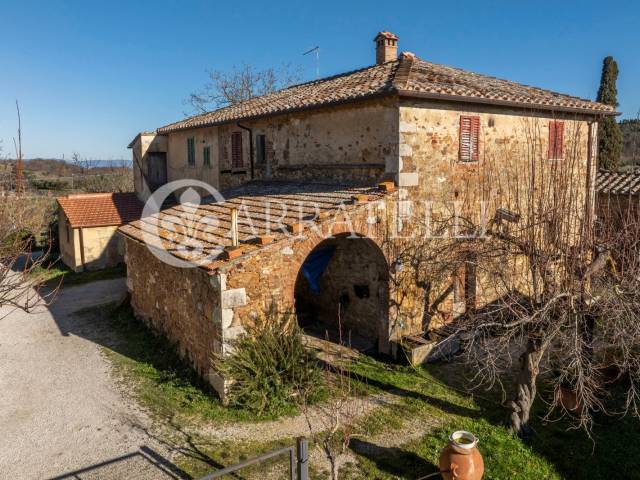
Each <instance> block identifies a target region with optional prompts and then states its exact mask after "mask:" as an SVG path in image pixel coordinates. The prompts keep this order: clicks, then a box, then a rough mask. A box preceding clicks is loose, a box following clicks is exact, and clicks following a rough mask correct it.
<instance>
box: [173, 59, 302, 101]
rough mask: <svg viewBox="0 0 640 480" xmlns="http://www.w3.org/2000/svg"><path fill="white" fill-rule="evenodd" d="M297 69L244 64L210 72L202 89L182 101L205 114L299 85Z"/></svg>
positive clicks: (299, 76) (287, 66) (287, 65)
mask: <svg viewBox="0 0 640 480" xmlns="http://www.w3.org/2000/svg"><path fill="white" fill-rule="evenodd" d="M301 77H302V75H301V73H300V70H299V69H295V68H292V66H291V65H289V64H284V65H282V66H281V67H279V68H267V69H264V70H257V69H255V68H254V67H252V66H250V65H247V64H243V65H241V66H240V67H233V68H232V69H231V70H230V71H228V72H227V71H221V70H212V71H210V72H209V79H208V81H207V83H206V84H205V85H204V87H203V88H202V90H200V91H198V92H195V93H192V94H191V95H189V97H188V98H187V99H186V100H185V103H186V104H187V105H189V106H190V107H191V108H192V110H193V112H195V113H204V112H207V111H210V110H214V109H216V108H220V107H226V106H228V105H235V104H237V103H240V102H243V101H245V100H249V99H251V98H254V97H259V96H261V95H266V94H268V93H272V92H275V91H276V90H280V89H282V88H286V87H289V86H291V85H293V84H295V83H298V82H300V79H301Z"/></svg>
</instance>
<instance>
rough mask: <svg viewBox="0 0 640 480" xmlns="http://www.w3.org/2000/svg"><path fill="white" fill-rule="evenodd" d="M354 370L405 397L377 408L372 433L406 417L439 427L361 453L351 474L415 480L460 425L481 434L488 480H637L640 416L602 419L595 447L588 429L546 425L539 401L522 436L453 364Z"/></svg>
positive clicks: (432, 467) (394, 427)
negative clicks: (465, 383)
mask: <svg viewBox="0 0 640 480" xmlns="http://www.w3.org/2000/svg"><path fill="white" fill-rule="evenodd" d="M354 370H355V371H357V372H358V373H359V374H360V375H361V377H362V379H363V381H366V382H367V383H368V385H369V386H370V387H373V388H375V389H380V390H392V391H396V392H398V393H399V394H401V395H403V396H404V398H403V401H402V405H401V407H399V408H398V407H394V408H389V409H387V411H386V412H384V413H383V414H381V413H380V412H376V414H375V415H372V418H369V419H367V423H368V424H369V425H370V427H371V430H370V431H371V433H380V432H389V431H390V430H391V431H396V432H401V431H402V428H403V427H402V426H400V427H399V426H398V425H399V424H402V422H403V421H404V422H405V424H406V419H411V420H410V421H411V422H420V421H428V420H429V419H435V420H436V422H435V423H436V426H435V428H434V429H433V430H432V431H430V432H429V433H428V434H426V435H424V436H423V437H422V438H420V439H418V440H414V441H410V442H408V443H406V444H404V445H402V446H401V447H400V448H389V449H383V450H382V451H379V452H377V455H376V456H375V457H373V458H368V457H367V456H366V455H362V454H359V468H358V472H356V473H355V474H354V475H353V478H376V479H378V478H379V479H394V478H407V479H411V478H418V477H419V476H420V475H418V473H420V474H421V475H426V474H428V473H430V472H435V471H437V467H436V465H437V464H438V458H439V455H440V452H441V450H442V448H443V446H444V445H446V443H447V437H448V435H449V434H450V433H451V432H453V431H455V430H468V431H471V432H473V433H474V434H475V435H477V436H478V437H479V438H480V444H479V448H480V451H481V452H482V454H483V457H484V461H485V476H484V477H483V478H485V479H494V480H502V479H505V480H506V479H514V478H517V479H532V480H533V479H577V478H580V479H586V480H596V479H606V478H608V477H609V476H611V474H612V473H613V472H615V473H616V474H618V475H620V474H623V475H622V476H620V477H618V478H629V479H631V478H640V474H639V473H638V472H640V445H638V444H637V442H636V439H637V435H638V432H640V421H638V420H637V419H632V418H626V419H620V418H616V417H606V416H602V415H601V416H597V417H596V423H597V424H596V427H595V428H594V432H593V434H594V440H595V444H594V443H592V441H591V440H590V439H589V438H588V437H587V436H586V435H585V433H584V432H583V431H581V430H575V429H570V426H571V425H570V423H569V422H568V420H567V419H564V420H560V421H558V422H553V423H550V424H543V422H542V421H541V420H540V417H541V415H542V413H543V412H542V407H544V405H542V402H541V401H538V404H537V405H536V411H535V413H536V415H535V416H534V419H533V421H532V424H533V427H534V429H535V431H536V433H535V435H533V436H532V437H531V438H530V439H528V440H527V441H523V440H521V439H519V438H516V437H513V436H512V435H510V434H509V433H508V431H507V429H506V428H505V427H504V424H503V422H504V420H505V418H506V412H505V410H504V408H503V407H502V406H501V405H500V404H499V399H498V397H497V395H495V394H492V393H490V392H489V393H487V392H482V395H483V396H482V397H475V398H474V397H473V396H471V395H468V394H465V393H463V391H461V390H459V387H460V378H459V377H457V378H456V377H455V376H453V377H452V375H451V372H452V369H451V368H446V367H443V366H430V367H428V368H412V367H405V366H393V365H386V364H383V363H380V362H377V361H375V360H373V359H370V358H364V359H363V360H361V361H360V362H359V363H358V364H356V365H355V368H354ZM389 433H391V432H389ZM356 447H357V444H356ZM355 450H356V453H358V448H355ZM417 469H420V470H419V471H418V470H417Z"/></svg>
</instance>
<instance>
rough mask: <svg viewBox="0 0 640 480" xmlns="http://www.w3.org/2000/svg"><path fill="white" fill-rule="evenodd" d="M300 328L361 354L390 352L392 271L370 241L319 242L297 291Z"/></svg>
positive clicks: (303, 268) (346, 236) (337, 239)
mask: <svg viewBox="0 0 640 480" xmlns="http://www.w3.org/2000/svg"><path fill="white" fill-rule="evenodd" d="M295 307H296V314H297V317H298V323H299V324H300V326H301V327H302V328H303V329H305V331H306V332H307V333H309V334H311V335H316V336H322V337H323V338H324V337H325V335H327V334H328V335H329V337H330V339H331V340H333V341H337V340H338V339H339V338H340V335H339V333H340V328H339V327H340V326H341V327H342V328H341V330H342V341H343V343H344V344H349V345H350V346H351V347H353V348H355V349H357V350H361V351H378V352H382V353H388V352H389V268H388V265H387V261H386V259H385V257H384V254H383V253H382V251H381V250H380V248H379V247H378V246H377V245H376V244H375V243H374V242H373V241H372V240H370V239H368V238H365V237H353V236H350V235H349V234H344V235H338V236H336V237H333V238H330V239H327V240H324V241H322V242H320V243H319V244H318V245H317V246H316V247H315V248H314V249H313V250H312V251H311V252H310V253H309V255H308V256H307V258H306V259H305V261H304V262H303V264H302V266H301V267H300V271H299V272H298V276H297V278H296V285H295Z"/></svg>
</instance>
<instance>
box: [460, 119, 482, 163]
mask: <svg viewBox="0 0 640 480" xmlns="http://www.w3.org/2000/svg"><path fill="white" fill-rule="evenodd" d="M479 152H480V117H469V116H464V115H463V116H461V117H460V161H461V162H477V161H478V159H479Z"/></svg>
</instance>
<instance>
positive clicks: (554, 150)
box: [548, 120, 564, 160]
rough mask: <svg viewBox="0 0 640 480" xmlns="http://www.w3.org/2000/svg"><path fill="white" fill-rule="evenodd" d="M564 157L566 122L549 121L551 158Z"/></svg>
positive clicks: (549, 156)
mask: <svg viewBox="0 0 640 480" xmlns="http://www.w3.org/2000/svg"><path fill="white" fill-rule="evenodd" d="M563 157H564V122H558V121H556V120H553V121H551V122H549V155H548V158H549V160H554V159H560V158H563Z"/></svg>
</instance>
